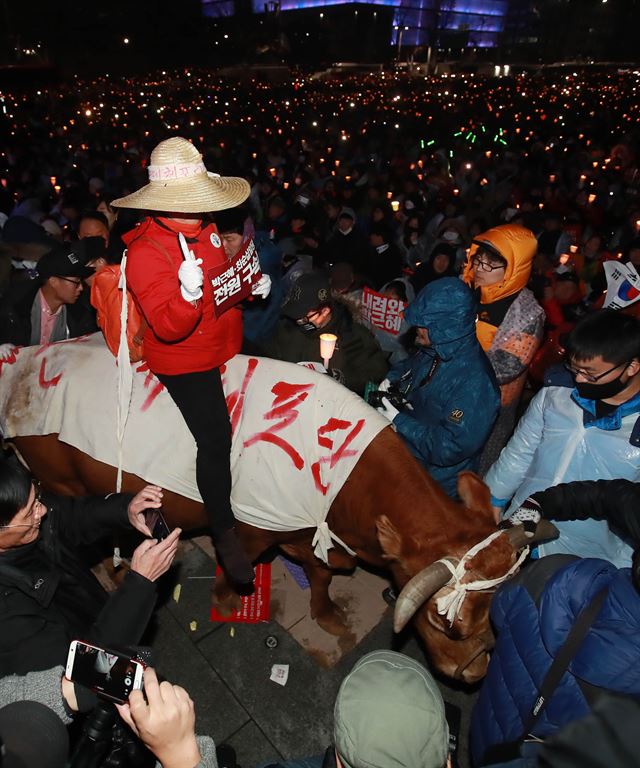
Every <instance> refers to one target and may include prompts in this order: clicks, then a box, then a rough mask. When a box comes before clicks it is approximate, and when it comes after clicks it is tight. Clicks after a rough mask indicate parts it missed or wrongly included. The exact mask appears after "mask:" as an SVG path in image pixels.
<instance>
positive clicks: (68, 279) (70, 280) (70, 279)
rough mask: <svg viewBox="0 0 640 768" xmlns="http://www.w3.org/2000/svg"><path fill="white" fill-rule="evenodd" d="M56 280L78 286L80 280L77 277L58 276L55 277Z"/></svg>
mask: <svg viewBox="0 0 640 768" xmlns="http://www.w3.org/2000/svg"><path fill="white" fill-rule="evenodd" d="M57 277H58V280H64V281H65V282H66V283H73V284H74V285H80V283H81V282H82V280H81V279H80V278H79V277H61V276H60V275H58V276H57Z"/></svg>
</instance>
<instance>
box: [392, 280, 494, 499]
mask: <svg viewBox="0 0 640 768" xmlns="http://www.w3.org/2000/svg"><path fill="white" fill-rule="evenodd" d="M476 314H477V303H476V298H475V295H474V294H473V292H472V291H471V289H470V288H468V287H467V286H466V285H465V284H464V283H463V282H462V281H460V280H458V279H457V278H455V277H445V278H442V279H440V280H435V281H434V282H432V283H430V284H429V285H427V286H425V288H423V289H422V290H421V291H420V293H419V294H418V296H417V297H416V299H415V301H413V302H411V304H410V305H409V307H408V308H407V310H406V312H405V320H406V321H407V323H408V324H409V325H411V326H417V327H420V328H426V329H427V330H428V332H429V339H430V342H431V346H429V347H427V348H420V349H419V350H418V351H417V352H416V353H415V354H414V355H412V356H411V357H410V358H408V359H407V360H403V361H402V362H401V363H398V364H397V365H396V366H394V367H393V368H392V369H391V371H390V372H389V380H390V381H391V382H392V383H395V384H396V385H397V386H398V388H399V389H400V391H401V392H402V393H403V394H405V396H406V398H407V400H408V401H409V403H410V404H411V406H412V408H413V410H410V409H404V410H403V411H402V412H400V413H399V414H398V415H397V416H396V417H395V419H394V420H393V424H394V426H395V427H396V429H397V430H398V433H399V434H400V435H401V436H402V437H403V438H404V440H405V441H406V443H407V445H408V446H409V449H410V450H411V452H412V453H413V454H414V456H416V458H418V459H419V461H420V462H421V463H422V464H423V465H424V466H425V468H426V469H427V471H428V472H429V473H430V474H431V475H432V477H433V478H434V479H435V480H436V481H437V482H439V483H440V485H441V486H442V487H443V488H444V490H445V491H446V492H447V493H448V494H449V495H450V496H454V497H455V495H456V477H457V475H458V473H459V472H461V471H462V470H473V469H475V467H476V464H477V460H478V458H479V455H480V452H481V451H482V448H483V446H484V444H485V442H486V440H487V437H488V436H489V433H490V432H491V428H492V427H493V423H494V421H495V419H496V416H497V414H498V409H499V407H500V392H499V388H498V384H497V382H496V377H495V374H494V372H493V368H492V367H491V363H490V362H489V359H488V358H487V356H486V355H485V353H484V352H483V351H482V348H481V347H480V344H479V343H478V340H477V338H476V329H475V320H476Z"/></svg>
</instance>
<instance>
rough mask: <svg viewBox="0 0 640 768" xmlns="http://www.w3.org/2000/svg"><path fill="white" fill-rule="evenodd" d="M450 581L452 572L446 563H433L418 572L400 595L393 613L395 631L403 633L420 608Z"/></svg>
mask: <svg viewBox="0 0 640 768" xmlns="http://www.w3.org/2000/svg"><path fill="white" fill-rule="evenodd" d="M450 579H451V571H450V570H449V569H448V568H447V566H446V565H445V564H444V563H432V564H431V565H428V566H427V567H426V568H423V569H422V570H421V571H418V573H416V575H415V576H414V577H413V578H412V579H410V580H409V581H408V582H407V583H406V584H405V585H404V587H403V589H402V592H400V594H399V595H398V599H397V601H396V607H395V610H394V612H393V631H394V632H401V631H402V630H403V629H404V628H405V626H406V625H407V622H408V621H409V619H410V618H411V617H412V616H413V615H414V613H415V612H416V611H417V610H418V608H420V606H421V605H423V603H425V602H426V601H427V600H428V599H429V598H430V597H431V596H432V595H435V593H436V592H437V591H438V590H440V589H442V587H444V585H445V584H446V583H447V582H448V581H449V580H450Z"/></svg>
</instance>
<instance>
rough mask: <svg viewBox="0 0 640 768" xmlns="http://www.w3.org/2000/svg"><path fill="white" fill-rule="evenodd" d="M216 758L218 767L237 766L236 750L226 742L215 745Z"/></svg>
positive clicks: (232, 767) (228, 767)
mask: <svg viewBox="0 0 640 768" xmlns="http://www.w3.org/2000/svg"><path fill="white" fill-rule="evenodd" d="M216 758H217V761H218V768H237V766H238V763H237V758H236V751H235V749H234V748H233V747H230V746H229V745H228V744H218V745H217V746H216Z"/></svg>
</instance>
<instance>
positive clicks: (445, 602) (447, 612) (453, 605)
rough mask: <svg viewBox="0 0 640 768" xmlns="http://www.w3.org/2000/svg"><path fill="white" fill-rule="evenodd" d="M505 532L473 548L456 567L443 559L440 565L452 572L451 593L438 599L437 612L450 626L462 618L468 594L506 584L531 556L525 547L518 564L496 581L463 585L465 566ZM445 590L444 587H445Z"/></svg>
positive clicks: (484, 540)
mask: <svg viewBox="0 0 640 768" xmlns="http://www.w3.org/2000/svg"><path fill="white" fill-rule="evenodd" d="M503 533H504V531H496V532H495V533H492V534H491V535H490V536H487V538H486V539H483V540H482V541H481V542H479V543H478V544H476V545H475V546H473V547H471V549H470V550H469V551H468V552H466V553H465V554H464V555H463V556H462V557H461V558H460V561H459V563H458V564H457V565H454V564H453V563H452V562H451V561H450V560H447V558H444V557H443V558H441V559H440V560H438V561H437V562H438V563H444V565H445V566H446V567H447V568H448V569H449V571H450V572H451V578H450V579H449V581H448V582H447V583H446V584H445V587H451V592H449V593H448V594H446V595H443V596H442V597H438V598H437V599H436V610H437V611H438V613H439V614H440V615H441V616H446V618H447V621H448V622H449V626H452V625H453V622H454V620H455V619H456V618H459V617H460V611H461V610H462V605H463V603H464V601H465V599H466V597H467V592H482V591H483V590H488V589H493V588H494V587H497V586H498V585H499V584H502V583H503V582H505V581H506V580H507V579H508V578H509V577H510V576H512V575H513V574H514V573H515V572H516V571H517V570H518V568H520V566H521V565H522V563H523V562H524V559H525V558H526V557H527V555H528V554H529V547H528V546H527V547H525V548H524V549H523V550H522V552H521V553H520V556H519V557H518V559H517V560H516V562H515V563H514V564H513V565H512V566H511V568H509V570H508V571H507V572H506V573H505V574H504V575H503V576H498V577H497V578H495V579H478V580H477V581H470V582H466V583H464V584H463V583H462V579H463V578H464V577H465V575H466V573H467V571H466V568H465V565H466V564H467V562H468V561H469V560H472V559H473V558H474V557H475V556H476V555H477V554H478V552H480V551H481V550H483V549H485V548H486V547H488V546H489V545H490V544H491V543H492V542H493V541H494V540H495V539H497V538H498V536H502V535H503ZM443 589H444V587H443Z"/></svg>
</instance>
